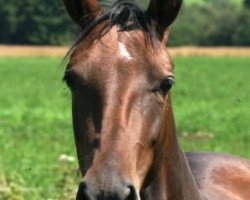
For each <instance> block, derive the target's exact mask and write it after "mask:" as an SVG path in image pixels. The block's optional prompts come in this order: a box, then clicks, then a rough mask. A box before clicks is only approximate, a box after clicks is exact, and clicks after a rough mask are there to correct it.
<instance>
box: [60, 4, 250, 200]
mask: <svg viewBox="0 0 250 200" xmlns="http://www.w3.org/2000/svg"><path fill="white" fill-rule="evenodd" d="M64 4H65V7H66V10H67V11H68V14H69V16H70V17H71V18H72V19H73V21H74V22H75V23H76V24H77V25H78V26H79V27H80V28H81V35H80V37H79V38H78V40H77V41H76V43H75V44H74V45H73V47H72V48H71V49H70V51H69V53H68V57H69V59H68V60H69V62H68V65H67V67H66V70H65V75H64V80H65V82H66V84H67V85H68V87H69V88H70V90H71V94H72V116H73V128H74V136H75V144H76V150H77V157H78V161H79V168H80V172H81V175H82V177H83V179H82V181H81V183H80V184H79V188H78V192H77V194H76V199H77V200H249V199H250V162H249V161H248V160H245V159H243V158H238V157H236V156H231V155H225V154H218V153H199V152H191V153H184V152H183V150H182V149H181V146H180V144H179V142H178V140H177V136H176V128H175V122H174V115H173V109H172V103H171V91H170V90H171V87H172V85H173V83H174V63H173V61H172V59H171V57H170V54H169V53H168V51H167V47H166V43H167V41H168V36H169V30H170V29H169V27H170V25H171V24H172V23H173V22H174V20H175V19H176V17H177V15H178V13H179V10H180V8H181V4H182V0H151V1H150V3H149V6H148V8H147V9H145V10H142V9H141V8H139V7H138V6H136V4H135V3H134V2H131V1H117V2H115V3H114V4H113V5H112V7H111V8H110V10H108V11H103V9H102V7H101V6H100V5H99V3H98V1H97V0H64ZM183 34H185V33H183ZM190 123H191V122H190Z"/></svg>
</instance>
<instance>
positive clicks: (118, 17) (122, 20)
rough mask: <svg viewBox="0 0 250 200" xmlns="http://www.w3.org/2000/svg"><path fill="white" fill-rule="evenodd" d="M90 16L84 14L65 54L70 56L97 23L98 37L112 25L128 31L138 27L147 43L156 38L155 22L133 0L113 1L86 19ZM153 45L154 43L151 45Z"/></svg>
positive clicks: (153, 41) (151, 42)
mask: <svg viewBox="0 0 250 200" xmlns="http://www.w3.org/2000/svg"><path fill="white" fill-rule="evenodd" d="M89 17H91V16H86V17H84V18H83V21H85V20H86V21H87V22H88V23H85V26H84V28H83V29H82V31H81V33H80V35H79V37H78V39H77V40H76V42H75V43H74V44H73V46H72V47H71V48H70V50H69V52H68V53H67V56H70V55H71V54H72V52H73V51H74V49H75V48H76V47H78V46H79V44H80V43H81V42H82V41H84V39H85V38H86V37H87V36H88V35H89V34H90V32H91V31H92V30H93V29H94V28H95V27H97V26H98V25H99V24H103V23H104V26H103V27H102V29H101V31H100V34H99V38H101V37H102V36H103V35H105V34H106V33H107V32H108V31H109V30H110V29H111V28H112V27H113V26H115V25H116V26H117V27H118V31H120V32H122V31H129V30H134V29H139V30H141V31H142V32H143V34H144V36H145V40H146V42H147V43H150V44H154V43H155V40H156V39H157V34H156V30H155V25H154V24H155V23H154V21H153V19H152V18H151V17H150V15H149V14H148V13H147V12H146V11H145V10H142V9H141V8H139V7H138V5H137V4H136V3H135V2H131V1H121V0H118V1H116V2H114V3H113V5H112V6H111V8H110V9H109V10H107V11H106V12H104V13H103V14H101V15H100V16H98V17H97V18H96V19H94V20H92V21H88V20H87V19H88V18H89ZM153 46H154V45H153Z"/></svg>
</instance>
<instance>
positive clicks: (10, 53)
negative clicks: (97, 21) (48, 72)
mask: <svg viewBox="0 0 250 200" xmlns="http://www.w3.org/2000/svg"><path fill="white" fill-rule="evenodd" d="M68 49H69V47H66V46H64V47H58V46H15V45H13V46H12V45H0V57H32V56H49V57H62V56H64V55H65V54H66V52H67V51H68ZM169 51H170V53H171V55H172V56H212V57H220V56H235V57H250V47H248V48H247V47H246V48H245V47H173V48H169Z"/></svg>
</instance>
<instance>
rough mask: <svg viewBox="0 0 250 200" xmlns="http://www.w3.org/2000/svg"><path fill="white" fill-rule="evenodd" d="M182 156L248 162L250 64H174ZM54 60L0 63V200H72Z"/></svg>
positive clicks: (63, 91)
mask: <svg viewBox="0 0 250 200" xmlns="http://www.w3.org/2000/svg"><path fill="white" fill-rule="evenodd" d="M175 62H176V84H175V87H174V88H173V93H174V94H173V101H174V110H175V116H176V122H177V130H178V134H179V137H180V139H181V142H182V144H183V146H184V147H185V150H199V151H215V152H227V153H232V154H235V155H240V156H243V157H246V158H250V149H249V144H250V123H249V122H250V78H249V74H250V59H249V58H209V57H191V58H180V57H177V58H175ZM63 71H64V69H63V67H62V66H61V59H60V58H16V59H15V58H0V80H1V84H0V91H1V94H0V138H1V139H0V199H1V200H23V199H25V200H38V199H39V200H43V199H44V200H52V199H55V200H70V199H74V193H75V190H76V187H77V186H76V185H77V183H78V181H79V179H80V177H79V174H78V171H77V162H76V161H75V162H65V161H59V157H60V155H62V154H66V155H70V156H74V157H75V147H74V141H73V134H72V127H71V111H70V94H69V91H68V89H67V88H66V86H65V85H64V83H62V81H61V78H62V75H63Z"/></svg>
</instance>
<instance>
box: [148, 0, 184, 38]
mask: <svg viewBox="0 0 250 200" xmlns="http://www.w3.org/2000/svg"><path fill="white" fill-rule="evenodd" d="M181 4H182V0H151V1H150V4H149V7H148V10H147V13H148V14H149V16H150V17H151V18H152V19H153V20H154V21H155V22H156V31H157V32H158V34H159V36H160V39H161V40H165V39H166V38H167V37H166V35H165V33H166V34H168V27H169V26H170V25H171V24H172V23H173V22H174V20H175V18H176V17H177V15H178V13H179V10H180V8H181Z"/></svg>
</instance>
